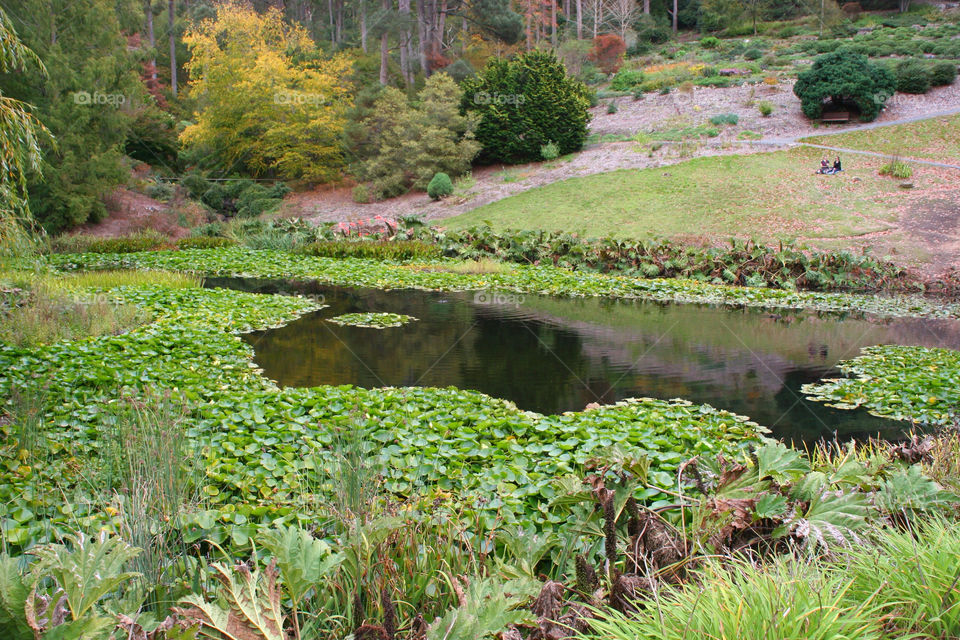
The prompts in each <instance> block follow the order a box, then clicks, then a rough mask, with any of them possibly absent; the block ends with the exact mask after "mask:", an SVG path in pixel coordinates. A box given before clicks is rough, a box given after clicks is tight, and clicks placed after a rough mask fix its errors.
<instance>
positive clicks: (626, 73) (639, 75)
mask: <svg viewBox="0 0 960 640" xmlns="http://www.w3.org/2000/svg"><path fill="white" fill-rule="evenodd" d="M643 80H644V75H643V71H640V70H639V69H627V68H626V67H621V68H620V70H619V71H617V73H616V75H615V76H613V80H612V81H611V82H610V88H611V89H613V90H614V91H630V90H631V89H633V88H634V87H636V86H638V85H640V84H641V83H642V82H643Z"/></svg>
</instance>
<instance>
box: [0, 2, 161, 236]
mask: <svg viewBox="0 0 960 640" xmlns="http://www.w3.org/2000/svg"><path fill="white" fill-rule="evenodd" d="M18 1H19V2H20V6H23V7H24V9H23V11H18V13H17V14H16V15H15V16H13V17H12V19H13V21H14V24H15V25H16V27H17V30H18V32H19V34H20V37H21V38H22V39H23V42H24V44H25V45H26V46H28V47H29V48H30V49H32V50H33V51H34V52H36V54H37V56H38V57H39V58H40V59H41V60H42V61H43V63H44V65H45V67H46V69H47V72H48V75H47V77H43V76H42V75H40V74H36V73H13V74H4V75H2V76H0V91H2V92H3V94H4V95H6V96H9V97H12V98H15V99H17V100H20V101H22V102H25V103H29V104H32V105H34V111H33V113H34V115H35V116H36V117H37V119H39V120H40V121H41V122H43V123H44V125H46V126H47V128H48V129H49V130H50V132H51V133H52V135H53V136H54V137H55V138H56V140H57V145H56V146H54V145H53V144H52V143H51V141H49V140H43V139H41V140H40V145H41V149H42V151H43V164H42V168H43V177H42V179H41V177H40V175H39V174H31V175H30V176H29V177H28V192H29V198H30V210H31V212H32V214H33V216H34V217H35V218H36V220H37V221H38V222H40V223H41V224H42V225H43V226H44V227H45V228H46V229H47V230H48V231H51V232H52V231H59V230H62V229H68V228H71V227H74V226H76V225H79V224H83V223H85V222H88V221H90V222H96V221H98V220H101V219H102V218H103V217H105V216H106V213H107V210H106V206H105V205H104V202H103V198H104V197H105V196H106V195H107V194H108V193H110V192H111V191H113V190H114V189H115V188H116V187H117V186H118V185H120V184H124V183H126V181H127V180H128V179H129V175H130V174H129V170H128V169H127V168H126V167H125V165H124V164H123V147H124V144H125V142H126V140H127V137H128V136H129V133H130V127H131V124H132V122H133V120H134V118H135V114H136V112H137V110H138V109H140V108H142V107H143V105H145V104H152V99H151V98H150V97H149V96H148V95H147V93H146V91H145V89H144V86H143V82H142V81H141V78H140V70H141V65H142V62H143V59H142V53H141V52H139V51H136V50H129V49H128V46H127V37H126V36H125V35H124V34H123V30H124V29H128V28H136V27H137V26H138V25H137V22H139V20H137V21H136V22H133V23H132V24H131V23H129V22H125V23H123V24H121V22H120V20H121V18H124V19H126V18H130V17H139V16H138V15H137V14H139V12H137V14H133V13H128V11H127V9H129V8H132V6H130V7H121V4H122V3H118V2H116V1H115V0H18ZM129 4H130V5H132V4H133V3H129ZM118 7H120V8H122V9H124V10H123V11H118ZM140 15H142V14H140ZM25 17H29V19H24V18H25Z"/></svg>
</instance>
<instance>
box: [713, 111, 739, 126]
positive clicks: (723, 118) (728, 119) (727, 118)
mask: <svg viewBox="0 0 960 640" xmlns="http://www.w3.org/2000/svg"><path fill="white" fill-rule="evenodd" d="M738 122H740V116H738V115H737V114H735V113H724V114H721V115H718V116H713V117H712V118H710V124H715V125H717V126H718V127H719V126H720V125H724V124H729V125H735V124H737V123H738Z"/></svg>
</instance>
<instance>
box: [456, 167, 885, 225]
mask: <svg viewBox="0 0 960 640" xmlns="http://www.w3.org/2000/svg"><path fill="white" fill-rule="evenodd" d="M820 158H821V152H820V151H818V150H816V149H809V148H797V149H790V150H787V151H779V152H774V153H758V154H753V155H745V156H736V155H731V156H714V157H705V158H697V159H694V160H689V161H686V162H682V163H680V164H676V165H671V166H666V167H659V168H652V169H643V170H629V169H628V170H621V171H613V172H610V173H603V174H597V175H592V176H585V177H582V178H571V179H569V180H564V181H561V182H556V183H553V184H549V185H545V186H543V187H538V188H534V189H530V190H529V191H525V192H523V193H519V194H517V195H514V196H511V197H509V198H504V199H503V200H499V201H497V202H493V203H491V204H488V205H485V206H483V207H479V208H477V209H474V210H473V211H471V212H469V213H466V214H464V215H461V216H457V217H454V218H450V219H448V220H446V221H445V223H446V225H447V226H449V227H450V228H463V227H468V226H473V225H478V224H483V223H484V222H489V223H490V225H491V226H493V227H494V228H496V229H508V228H512V229H545V230H566V231H575V232H579V233H582V234H584V235H588V236H606V235H612V236H622V237H634V238H636V237H644V236H647V235H664V236H701V237H704V238H717V237H723V238H726V237H730V236H741V237H742V236H748V237H755V238H758V239H768V240H772V239H779V238H797V237H802V238H825V239H826V238H837V237H847V236H856V235H862V234H866V233H872V232H876V231H881V230H884V229H887V228H889V225H890V223H892V222H894V221H895V219H896V214H895V212H894V210H893V207H892V206H891V201H892V200H895V199H896V197H897V196H899V195H901V194H899V193H898V191H899V190H898V187H897V182H896V181H893V180H890V179H887V178H882V177H880V176H878V175H877V168H878V167H879V165H880V164H881V163H882V160H881V159H879V158H863V157H857V158H845V159H844V160H845V163H846V164H845V168H846V171H845V172H844V173H843V174H842V175H839V176H821V175H816V170H817V168H818V167H819V162H820ZM858 178H859V180H857V179H858Z"/></svg>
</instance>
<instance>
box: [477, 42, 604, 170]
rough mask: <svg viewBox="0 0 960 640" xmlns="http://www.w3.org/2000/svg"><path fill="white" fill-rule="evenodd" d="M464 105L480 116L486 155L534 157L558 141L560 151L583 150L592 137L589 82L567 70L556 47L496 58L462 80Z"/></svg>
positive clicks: (517, 159)
mask: <svg viewBox="0 0 960 640" xmlns="http://www.w3.org/2000/svg"><path fill="white" fill-rule="evenodd" d="M463 87H464V93H463V101H462V102H461V108H462V109H463V110H464V111H465V112H474V113H476V114H478V115H479V116H480V123H479V124H478V125H477V140H478V141H479V142H480V144H481V145H483V152H482V155H481V157H482V159H484V160H486V161H500V162H510V163H517V162H530V161H534V160H539V159H540V148H541V147H542V146H544V145H546V144H548V143H550V142H553V143H555V144H556V145H557V146H558V147H559V149H560V153H562V154H566V153H571V152H573V151H578V150H579V149H581V148H582V147H583V143H584V140H586V137H587V122H588V121H589V119H590V114H589V112H588V107H589V106H590V102H589V99H588V97H587V96H588V92H587V88H586V86H584V84H583V83H582V82H580V81H579V80H576V79H574V78H570V77H569V76H567V74H566V70H565V69H564V67H563V64H561V63H560V61H559V60H558V59H557V57H556V56H555V55H554V54H553V53H552V52H547V51H530V52H527V53H523V54H520V55H518V56H516V57H514V58H513V59H511V60H500V59H493V60H491V61H490V62H489V63H488V64H487V66H486V67H485V68H484V69H483V70H482V71H481V72H480V73H478V74H477V75H476V76H474V77H472V78H467V79H466V80H464V82H463Z"/></svg>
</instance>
